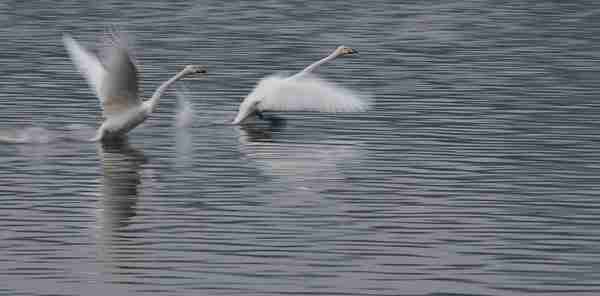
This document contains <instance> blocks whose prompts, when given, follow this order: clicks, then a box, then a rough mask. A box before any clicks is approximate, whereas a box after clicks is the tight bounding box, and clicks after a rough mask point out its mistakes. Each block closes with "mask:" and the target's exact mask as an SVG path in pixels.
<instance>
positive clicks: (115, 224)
mask: <svg viewBox="0 0 600 296" xmlns="http://www.w3.org/2000/svg"><path fill="white" fill-rule="evenodd" d="M99 157H100V161H101V162H102V198H101V204H100V212H101V215H100V217H99V219H100V221H101V223H99V226H100V227H101V228H102V233H103V234H104V235H105V236H108V237H110V236H111V234H113V233H115V232H117V231H118V230H119V229H121V228H123V227H125V226H127V225H128V224H129V222H130V220H131V218H132V217H134V216H135V207H136V203H137V200H138V189H139V188H138V187H139V185H140V183H141V181H140V180H141V172H140V170H141V167H142V164H143V163H144V162H145V160H146V158H145V157H144V154H143V153H142V152H141V151H139V150H137V149H135V148H133V147H131V146H130V145H129V143H128V142H127V139H122V140H115V141H111V142H103V143H102V144H101V145H99Z"/></svg>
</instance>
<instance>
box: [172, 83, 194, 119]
mask: <svg viewBox="0 0 600 296" xmlns="http://www.w3.org/2000/svg"><path fill="white" fill-rule="evenodd" d="M175 95H176V96H177V105H178V107H177V109H178V110H177V113H176V116H175V126H176V127H178V128H186V127H190V126H192V122H193V120H194V109H193V106H192V104H191V103H190V101H189V100H188V97H189V96H190V92H189V90H188V89H187V87H185V86H179V85H178V86H177V88H176V91H175Z"/></svg>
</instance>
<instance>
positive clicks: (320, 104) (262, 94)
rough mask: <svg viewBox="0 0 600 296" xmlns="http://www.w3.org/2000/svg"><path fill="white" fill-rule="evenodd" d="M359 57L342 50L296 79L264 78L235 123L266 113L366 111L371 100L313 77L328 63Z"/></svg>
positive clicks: (316, 63)
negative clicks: (318, 69) (319, 68)
mask: <svg viewBox="0 0 600 296" xmlns="http://www.w3.org/2000/svg"><path fill="white" fill-rule="evenodd" d="M356 53H357V51H356V50H354V49H352V48H349V47H346V46H339V47H338V48H336V49H335V50H334V51H333V52H332V53H331V54H330V55H328V56H327V57H325V58H323V59H321V60H319V61H317V62H315V63H313V64H311V65H309V66H308V67H306V68H305V69H304V70H302V71H300V72H299V73H297V74H295V75H293V76H290V77H282V76H279V75H273V76H269V77H266V78H263V79H262V80H261V81H260V82H259V83H258V85H257V86H256V87H255V88H254V90H252V92H251V93H250V94H249V95H248V96H246V98H245V99H244V100H243V101H242V103H241V104H240V108H239V111H238V113H237V116H236V117H235V119H234V120H233V122H232V123H233V124H240V123H242V122H243V121H244V120H246V119H247V118H249V117H250V116H253V115H256V116H258V117H262V114H261V112H263V111H317V112H358V111H365V110H366V109H367V108H368V107H369V104H368V102H367V100H365V99H364V98H362V97H361V96H359V95H358V94H356V93H354V92H352V91H350V90H348V89H346V88H343V87H341V86H338V85H336V84H333V83H331V82H327V81H325V80H322V79H320V78H319V77H317V76H316V75H314V74H313V72H314V71H315V70H316V69H317V68H318V67H319V66H321V65H323V64H325V63H327V62H330V61H332V60H334V59H336V58H338V57H341V56H347V55H352V54H356Z"/></svg>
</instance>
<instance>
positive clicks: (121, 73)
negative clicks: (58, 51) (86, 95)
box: [63, 32, 206, 141]
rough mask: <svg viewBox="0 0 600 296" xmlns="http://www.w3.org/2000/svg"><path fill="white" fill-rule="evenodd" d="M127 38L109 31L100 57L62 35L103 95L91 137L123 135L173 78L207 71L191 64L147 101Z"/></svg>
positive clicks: (83, 71) (145, 114)
mask: <svg viewBox="0 0 600 296" xmlns="http://www.w3.org/2000/svg"><path fill="white" fill-rule="evenodd" d="M126 41H127V40H126V38H125V36H124V35H123V34H119V33H118V32H113V33H111V34H108V36H107V38H105V42H104V46H103V47H104V51H105V54H103V59H102V61H101V60H100V59H99V58H98V57H97V56H95V55H94V54H92V53H90V52H88V51H87V50H85V49H84V48H83V47H82V46H81V45H79V43H77V41H75V40H74V39H73V38H72V37H71V36H70V35H69V34H64V35H63V42H64V44H65V47H66V49H67V51H68V53H69V56H70V57H71V60H72V61H73V63H74V64H75V66H76V67H77V69H78V70H79V72H81V74H82V75H83V76H84V77H85V78H86V80H87V82H88V84H89V85H90V87H91V88H92V90H93V91H94V93H95V94H96V96H97V97H98V98H99V99H100V104H101V107H102V115H103V117H104V118H105V120H104V122H103V123H102V125H101V126H100V127H99V128H98V130H97V132H96V136H95V137H94V138H93V139H91V141H99V140H104V139H107V138H119V137H122V136H123V135H125V134H126V133H127V132H129V131H130V130H132V129H133V128H135V127H136V126H138V125H140V124H141V123H142V122H144V121H145V120H146V118H147V117H148V116H149V115H150V114H151V113H152V112H154V111H155V110H156V108H157V105H158V101H159V99H160V97H161V96H162V94H163V93H164V92H165V91H166V90H167V89H168V88H169V86H171V85H172V84H173V83H174V82H176V81H177V80H179V79H181V78H183V77H185V76H188V75H193V74H206V68H205V67H204V66H199V65H188V66H186V67H185V68H184V69H183V70H182V71H180V72H179V73H177V74H176V75H175V76H173V77H172V78H171V79H169V80H167V81H165V82H164V83H163V84H161V85H160V86H159V87H158V88H157V89H156V91H155V92H154V94H153V95H152V97H151V98H150V99H148V100H145V101H144V100H142V99H141V98H140V93H139V88H138V72H137V69H136V66H135V64H134V62H133V61H132V57H131V54H130V50H129V48H128V46H127V42H126ZM103 53H104V52H103Z"/></svg>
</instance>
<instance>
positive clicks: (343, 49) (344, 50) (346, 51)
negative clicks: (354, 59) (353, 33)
mask: <svg viewBox="0 0 600 296" xmlns="http://www.w3.org/2000/svg"><path fill="white" fill-rule="evenodd" d="M335 53H336V55H337V56H338V57H341V56H346V55H353V54H357V53H358V51H357V50H356V49H353V48H351V47H348V46H344V45H341V46H339V47H338V48H336V49H335Z"/></svg>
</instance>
